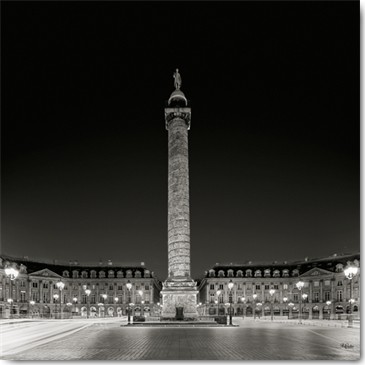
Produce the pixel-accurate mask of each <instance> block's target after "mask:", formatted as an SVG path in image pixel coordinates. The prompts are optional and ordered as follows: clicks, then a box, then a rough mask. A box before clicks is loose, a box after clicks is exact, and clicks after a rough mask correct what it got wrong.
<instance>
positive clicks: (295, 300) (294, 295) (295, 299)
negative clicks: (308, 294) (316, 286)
mask: <svg viewBox="0 0 365 365" xmlns="http://www.w3.org/2000/svg"><path fill="white" fill-rule="evenodd" d="M293 300H294V302H297V301H298V293H295V294H293Z"/></svg>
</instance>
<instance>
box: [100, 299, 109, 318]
mask: <svg viewBox="0 0 365 365" xmlns="http://www.w3.org/2000/svg"><path fill="white" fill-rule="evenodd" d="M101 296H102V298H103V305H105V303H106V298H108V295H107V294H102V295H101ZM105 309H106V307H105V308H104V312H103V313H104V316H103V317H104V318H105Z"/></svg>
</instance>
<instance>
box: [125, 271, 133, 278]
mask: <svg viewBox="0 0 365 365" xmlns="http://www.w3.org/2000/svg"><path fill="white" fill-rule="evenodd" d="M126 277H127V278H131V277H132V270H127V272H126Z"/></svg>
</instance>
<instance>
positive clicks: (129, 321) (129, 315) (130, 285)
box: [126, 280, 132, 324]
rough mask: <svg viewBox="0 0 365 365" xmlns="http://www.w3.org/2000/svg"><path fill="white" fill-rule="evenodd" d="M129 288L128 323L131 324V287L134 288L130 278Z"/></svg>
mask: <svg viewBox="0 0 365 365" xmlns="http://www.w3.org/2000/svg"><path fill="white" fill-rule="evenodd" d="M126 286H127V289H128V324H131V313H130V310H131V308H130V307H131V289H132V284H131V282H130V281H129V280H128V282H127V284H126Z"/></svg>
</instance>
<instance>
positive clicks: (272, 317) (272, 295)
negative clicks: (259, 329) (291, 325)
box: [269, 289, 275, 321]
mask: <svg viewBox="0 0 365 365" xmlns="http://www.w3.org/2000/svg"><path fill="white" fill-rule="evenodd" d="M269 293H270V298H271V321H273V320H274V309H273V301H274V294H275V289H270V291H269Z"/></svg>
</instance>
